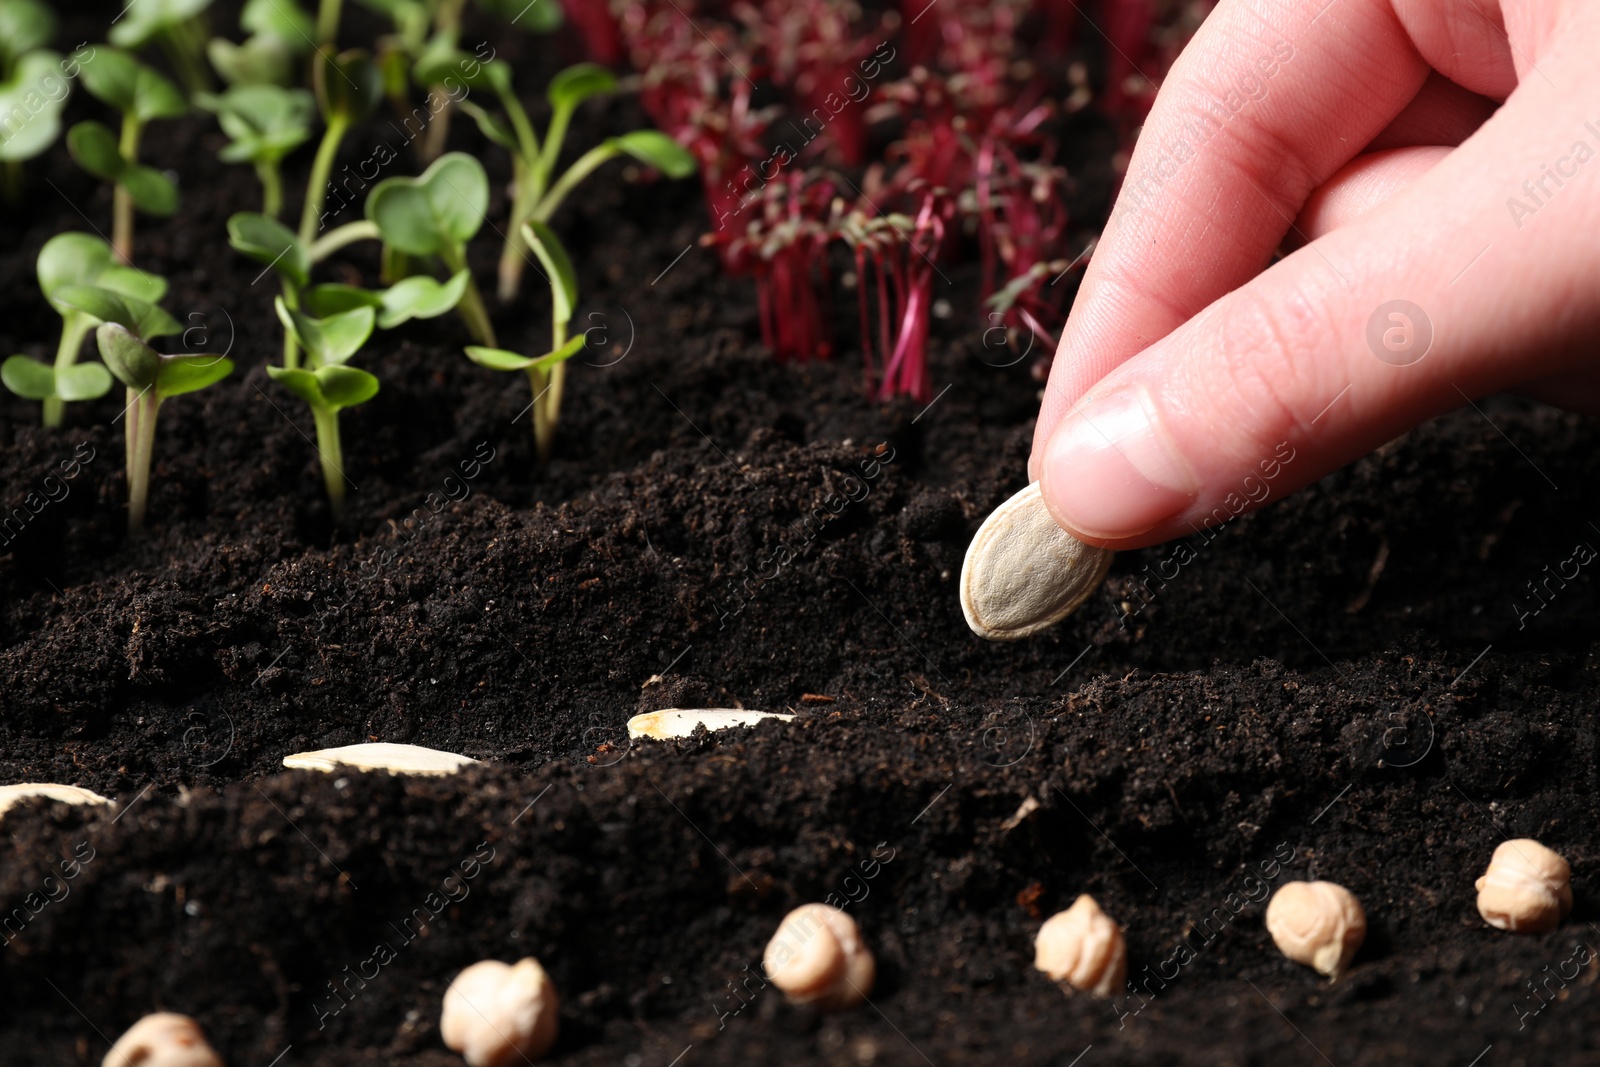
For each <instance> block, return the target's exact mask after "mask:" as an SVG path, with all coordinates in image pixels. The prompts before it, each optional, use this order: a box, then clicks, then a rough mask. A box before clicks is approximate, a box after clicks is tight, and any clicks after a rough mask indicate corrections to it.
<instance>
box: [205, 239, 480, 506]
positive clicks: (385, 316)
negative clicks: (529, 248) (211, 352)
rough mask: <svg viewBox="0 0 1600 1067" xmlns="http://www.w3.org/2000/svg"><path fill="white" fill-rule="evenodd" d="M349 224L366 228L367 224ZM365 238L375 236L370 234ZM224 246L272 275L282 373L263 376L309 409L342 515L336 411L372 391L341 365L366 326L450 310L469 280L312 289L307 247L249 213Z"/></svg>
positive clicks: (374, 387)
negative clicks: (276, 291)
mask: <svg viewBox="0 0 1600 1067" xmlns="http://www.w3.org/2000/svg"><path fill="white" fill-rule="evenodd" d="M352 225H359V226H366V227H371V224H370V223H359V224H352ZM345 229H348V228H345ZM369 236H371V237H376V236H377V232H376V230H375V229H373V232H372V233H371V234H369ZM228 242H229V244H231V245H232V246H233V247H234V248H235V249H236V250H238V251H239V252H242V253H243V254H244V255H246V256H248V257H250V258H251V259H253V260H255V261H256V262H258V263H262V264H265V265H266V266H267V267H269V268H270V269H271V270H273V271H274V272H275V273H276V274H277V275H278V279H279V282H280V283H281V285H282V288H283V293H282V295H281V296H279V297H277V298H276V299H275V300H274V306H275V307H276V309H277V313H278V319H279V321H281V322H282V323H283V328H284V354H283V366H281V367H268V368H267V373H268V374H269V375H271V376H272V378H273V379H274V380H275V381H278V382H281V383H283V384H284V385H285V386H286V387H288V388H289V389H290V390H291V391H292V392H293V393H294V394H295V395H296V396H298V397H300V399H302V400H304V401H305V402H306V404H307V405H309V406H310V408H311V415H312V420H313V421H314V423H315V424H316V430H317V452H318V454H319V456H320V457H321V460H322V478H323V482H324V484H325V485H326V486H327V490H328V501H329V504H330V505H331V506H332V509H333V514H334V518H335V519H337V518H338V517H339V515H340V514H341V512H342V511H343V509H344V487H345V476H344V449H343V444H342V441H341V438H340V434H339V412H340V411H342V410H343V409H344V408H347V407H352V406H354V405H356V404H360V403H363V402H365V401H367V400H370V399H371V398H372V397H373V396H376V395H377V392H378V379H377V378H375V377H373V376H372V375H371V374H368V373H367V372H366V371H362V370H357V369H356V368H354V367H350V366H347V364H348V363H349V361H350V359H351V358H352V357H353V356H354V355H355V354H356V353H357V352H359V351H360V350H361V347H362V346H363V345H365V344H366V342H367V340H368V338H370V337H371V336H372V331H373V329H374V327H377V328H379V329H385V330H388V329H392V328H394V327H396V326H399V325H400V324H402V323H404V322H409V321H410V320H411V319H426V318H433V317H435V316H438V315H443V314H445V313H446V312H449V311H451V310H452V309H454V308H455V307H456V305H457V304H459V303H460V302H461V300H462V298H463V296H464V295H465V294H466V292H467V286H468V284H469V283H470V282H471V276H470V275H469V274H468V273H467V271H466V270H465V269H462V270H458V271H456V272H455V273H454V274H453V275H452V276H451V277H450V278H449V279H448V280H446V281H444V282H440V281H437V280H435V279H433V278H430V277H427V276H426V275H415V276H413V277H410V278H406V279H404V280H403V281H401V282H399V283H398V284H396V285H393V286H390V287H389V288H388V289H383V290H378V291H373V290H370V289H363V288H360V287H359V286H353V285H312V284H311V269H312V265H313V262H314V260H313V257H312V252H311V248H310V247H308V246H307V245H306V244H305V243H303V242H302V241H301V240H300V239H299V238H298V237H296V236H295V235H294V234H293V233H290V232H289V228H288V227H287V226H284V225H283V224H282V223H281V222H278V221H277V220H276V219H272V218H268V217H267V216H266V215H261V214H256V213H254V212H241V213H239V214H237V215H234V216H233V217H232V218H230V219H229V220H228ZM302 347H304V350H305V362H304V366H302V365H301V360H300V351H301V348H302Z"/></svg>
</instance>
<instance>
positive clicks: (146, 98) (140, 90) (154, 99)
mask: <svg viewBox="0 0 1600 1067" xmlns="http://www.w3.org/2000/svg"><path fill="white" fill-rule="evenodd" d="M90 66H93V64H90ZM84 69H86V70H87V69H88V68H87V67H86V68H84ZM188 110H189V104H188V102H187V101H185V100H184V98H183V94H182V93H181V92H179V91H178V87H177V86H176V85H173V84H172V83H171V82H169V81H168V80H167V79H166V78H163V77H162V76H161V75H159V74H157V73H156V72H155V71H153V70H151V69H150V68H149V67H146V66H142V65H141V66H140V67H139V78H138V81H136V82H135V83H134V88H133V116H134V118H136V119H138V120H139V121H140V122H149V121H150V120H151V119H171V118H177V117H178V116H179V115H182V114H183V113H184V112H186V111H188Z"/></svg>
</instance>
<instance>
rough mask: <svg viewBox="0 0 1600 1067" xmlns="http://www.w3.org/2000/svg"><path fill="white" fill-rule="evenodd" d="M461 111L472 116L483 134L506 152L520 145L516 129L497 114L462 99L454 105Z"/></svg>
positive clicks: (513, 150) (512, 150) (514, 149)
mask: <svg viewBox="0 0 1600 1067" xmlns="http://www.w3.org/2000/svg"><path fill="white" fill-rule="evenodd" d="M456 107H459V108H460V109H461V110H462V111H465V112H466V113H467V114H469V115H471V116H472V121H474V122H476V123H477V124H478V129H479V130H481V131H482V132H483V135H484V136H485V137H487V138H489V140H491V141H493V142H494V143H495V144H497V145H499V146H500V147H501V148H504V149H506V150H507V151H508V152H516V151H517V149H518V148H519V147H520V146H519V145H518V144H517V134H516V131H515V130H513V129H512V128H511V124H510V123H509V122H507V121H506V120H504V119H502V118H501V117H500V116H498V115H494V114H491V113H490V112H488V111H485V110H484V109H483V108H481V107H479V106H478V105H477V104H474V103H473V102H472V101H471V100H463V101H461V102H460V103H459V104H457V105H456Z"/></svg>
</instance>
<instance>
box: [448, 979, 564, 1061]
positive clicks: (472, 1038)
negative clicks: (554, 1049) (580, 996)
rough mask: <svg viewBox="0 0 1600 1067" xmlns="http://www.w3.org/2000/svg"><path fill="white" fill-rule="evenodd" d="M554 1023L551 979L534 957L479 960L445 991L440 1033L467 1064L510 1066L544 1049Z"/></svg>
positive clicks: (557, 1014)
mask: <svg viewBox="0 0 1600 1067" xmlns="http://www.w3.org/2000/svg"><path fill="white" fill-rule="evenodd" d="M559 1022H560V1005H559V1003H558V1001H557V997H556V987H555V984H554V983H553V982H551V981H550V976H549V975H547V974H545V972H544V968H543V967H541V966H539V961H538V960H536V959H534V958H532V957H531V956H530V957H528V958H527V959H524V960H521V961H519V962H518V963H517V964H516V965H515V966H513V965H511V964H509V963H501V962H500V961H499V960H483V961H482V962H480V963H474V964H473V965H472V966H471V967H468V968H467V969H466V970H464V971H462V972H461V973H460V974H458V975H456V980H455V981H453V982H451V983H450V988H449V989H447V990H445V994H444V1010H443V1012H442V1013H441V1014H440V1016H439V1036H440V1037H442V1038H443V1039H444V1043H445V1045H446V1046H448V1047H449V1048H450V1049H452V1050H453V1051H455V1052H459V1053H461V1055H462V1056H463V1057H465V1059H466V1061H467V1064H468V1067H511V1065H512V1064H518V1063H524V1062H528V1061H532V1060H536V1059H538V1058H539V1057H540V1056H543V1055H544V1054H545V1053H546V1052H549V1051H550V1047H551V1046H552V1045H554V1044H555V1043H556V1030H557V1027H558V1025H559Z"/></svg>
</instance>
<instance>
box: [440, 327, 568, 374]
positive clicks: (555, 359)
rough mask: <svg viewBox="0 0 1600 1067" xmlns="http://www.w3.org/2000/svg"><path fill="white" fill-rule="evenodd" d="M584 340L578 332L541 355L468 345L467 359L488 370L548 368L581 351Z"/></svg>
mask: <svg viewBox="0 0 1600 1067" xmlns="http://www.w3.org/2000/svg"><path fill="white" fill-rule="evenodd" d="M584 340H585V335H584V334H581V333H580V334H579V335H578V336H576V337H573V338H571V339H569V340H568V341H567V343H566V344H564V345H562V346H561V347H560V348H558V349H556V350H555V351H554V352H546V353H545V354H544V355H542V356H521V355H518V354H517V353H515V352H508V351H506V350H505V349H503V348H484V347H482V346H481V345H468V346H467V349H466V351H467V358H468V359H470V360H472V362H474V363H476V364H477V365H478V366H480V367H488V368H489V369H490V370H504V371H511V370H527V369H528V368H530V367H532V368H533V369H535V370H549V369H550V368H551V367H553V366H555V365H556V364H557V363H564V362H566V361H567V360H569V359H571V358H572V357H573V356H575V355H577V354H578V353H579V352H582V351H583V345H584Z"/></svg>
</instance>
